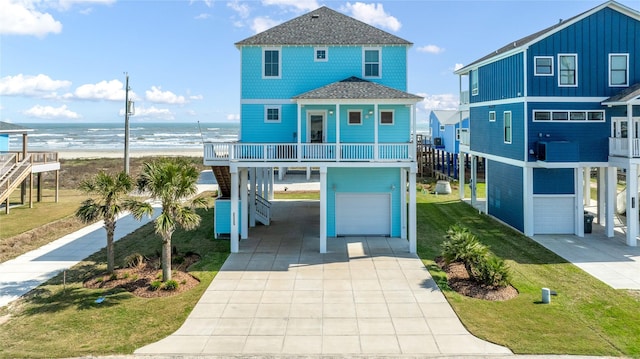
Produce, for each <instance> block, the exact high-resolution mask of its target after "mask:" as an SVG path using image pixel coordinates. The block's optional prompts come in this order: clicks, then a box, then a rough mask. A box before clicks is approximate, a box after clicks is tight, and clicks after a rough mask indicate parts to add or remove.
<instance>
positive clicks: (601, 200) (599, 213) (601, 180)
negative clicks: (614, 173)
mask: <svg viewBox="0 0 640 359" xmlns="http://www.w3.org/2000/svg"><path fill="white" fill-rule="evenodd" d="M606 171H607V168H606V167H598V178H597V181H596V189H597V197H596V198H597V199H598V207H597V208H596V218H597V219H598V224H600V225H602V224H603V223H606V221H605V212H606V209H605V207H606V203H607V197H606V190H605V189H604V188H603V187H604V185H605V182H606V179H605V178H606V176H607V172H606Z"/></svg>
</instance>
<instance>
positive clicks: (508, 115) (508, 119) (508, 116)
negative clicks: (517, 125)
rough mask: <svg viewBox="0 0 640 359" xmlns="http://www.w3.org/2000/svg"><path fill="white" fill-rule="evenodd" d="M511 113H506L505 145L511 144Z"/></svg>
mask: <svg viewBox="0 0 640 359" xmlns="http://www.w3.org/2000/svg"><path fill="white" fill-rule="evenodd" d="M511 125H512V123H511V111H505V112H504V143H511V132H512V131H511Z"/></svg>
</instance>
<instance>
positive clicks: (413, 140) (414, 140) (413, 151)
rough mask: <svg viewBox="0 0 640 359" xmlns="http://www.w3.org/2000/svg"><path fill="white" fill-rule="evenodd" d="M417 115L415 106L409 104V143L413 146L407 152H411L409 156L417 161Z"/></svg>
mask: <svg viewBox="0 0 640 359" xmlns="http://www.w3.org/2000/svg"><path fill="white" fill-rule="evenodd" d="M417 128H418V123H417V116H416V106H415V105H411V143H413V148H411V149H410V151H409V153H410V154H411V158H413V160H414V161H416V162H417V161H418V158H417V151H418V134H417V133H416V132H417V131H418V130H417Z"/></svg>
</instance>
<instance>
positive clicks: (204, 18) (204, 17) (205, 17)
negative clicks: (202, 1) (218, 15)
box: [194, 13, 211, 20]
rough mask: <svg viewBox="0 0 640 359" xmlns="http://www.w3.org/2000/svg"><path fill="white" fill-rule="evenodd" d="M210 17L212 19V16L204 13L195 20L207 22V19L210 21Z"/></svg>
mask: <svg viewBox="0 0 640 359" xmlns="http://www.w3.org/2000/svg"><path fill="white" fill-rule="evenodd" d="M210 17H211V14H206V13H202V14H200V15H198V16H196V17H195V18H194V19H196V20H206V19H208V18H210Z"/></svg>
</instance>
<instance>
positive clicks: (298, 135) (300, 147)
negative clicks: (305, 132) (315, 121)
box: [296, 104, 302, 162]
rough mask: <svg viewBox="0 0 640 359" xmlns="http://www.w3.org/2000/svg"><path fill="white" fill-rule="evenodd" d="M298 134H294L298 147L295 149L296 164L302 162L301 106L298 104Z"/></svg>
mask: <svg viewBox="0 0 640 359" xmlns="http://www.w3.org/2000/svg"><path fill="white" fill-rule="evenodd" d="M297 131H298V132H296V136H297V138H298V147H297V151H296V152H297V154H298V162H300V161H301V160H302V133H301V132H302V106H301V105H300V104H298V129H297Z"/></svg>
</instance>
